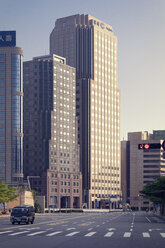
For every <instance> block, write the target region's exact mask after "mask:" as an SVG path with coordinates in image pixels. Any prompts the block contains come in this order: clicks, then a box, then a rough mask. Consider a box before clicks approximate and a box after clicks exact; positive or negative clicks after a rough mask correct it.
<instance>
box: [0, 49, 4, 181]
mask: <svg viewBox="0 0 165 248" xmlns="http://www.w3.org/2000/svg"><path fill="white" fill-rule="evenodd" d="M4 59H5V55H4V54H0V179H2V180H5V61H4Z"/></svg>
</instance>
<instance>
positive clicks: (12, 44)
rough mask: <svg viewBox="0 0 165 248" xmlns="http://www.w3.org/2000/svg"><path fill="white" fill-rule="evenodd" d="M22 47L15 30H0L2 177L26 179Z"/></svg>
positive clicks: (13, 182) (8, 179) (17, 180)
mask: <svg viewBox="0 0 165 248" xmlns="http://www.w3.org/2000/svg"><path fill="white" fill-rule="evenodd" d="M22 65H23V50H22V48H19V47H16V31H1V32H0V180H3V181H4V182H5V183H8V184H10V185H12V184H17V183H19V182H21V181H23V66H22Z"/></svg>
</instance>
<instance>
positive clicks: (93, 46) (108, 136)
mask: <svg viewBox="0 0 165 248" xmlns="http://www.w3.org/2000/svg"><path fill="white" fill-rule="evenodd" d="M50 53H51V54H53V53H56V54H58V55H60V56H63V57H65V58H66V61H67V64H69V65H70V66H73V67H75V68H76V115H77V117H78V142H79V144H80V168H81V172H82V177H83V180H82V184H83V203H85V204H87V206H88V207H93V208H94V207H95V208H97V207H100V208H102V207H106V205H108V207H110V203H111V202H112V204H113V202H118V200H119V198H120V91H119V89H118V86H117V37H116V36H115V35H114V33H113V30H112V27H111V26H110V25H108V24H106V23H104V22H102V21H100V20H98V19H96V18H94V17H92V16H90V15H74V16H69V17H65V18H60V19H57V20H56V23H55V28H54V29H53V31H52V32H51V35H50ZM115 204H116V203H114V206H115Z"/></svg>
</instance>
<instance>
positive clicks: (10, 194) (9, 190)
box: [0, 181, 19, 213]
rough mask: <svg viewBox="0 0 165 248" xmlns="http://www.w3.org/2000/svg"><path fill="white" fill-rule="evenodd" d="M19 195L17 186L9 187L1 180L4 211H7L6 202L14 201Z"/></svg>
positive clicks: (0, 201) (1, 198)
mask: <svg viewBox="0 0 165 248" xmlns="http://www.w3.org/2000/svg"><path fill="white" fill-rule="evenodd" d="M18 195H19V194H17V188H16V187H9V186H8V185H7V184H5V183H4V182H3V181H0V203H2V204H3V209H4V213H5V212H6V202H8V201H13V200H14V199H16V198H17V197H18Z"/></svg>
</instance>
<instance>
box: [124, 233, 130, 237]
mask: <svg viewBox="0 0 165 248" xmlns="http://www.w3.org/2000/svg"><path fill="white" fill-rule="evenodd" d="M123 237H124V238H130V237H131V232H125V233H124V235H123Z"/></svg>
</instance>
